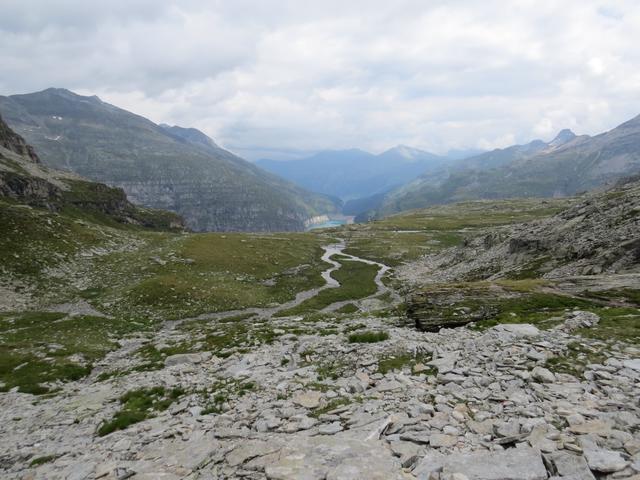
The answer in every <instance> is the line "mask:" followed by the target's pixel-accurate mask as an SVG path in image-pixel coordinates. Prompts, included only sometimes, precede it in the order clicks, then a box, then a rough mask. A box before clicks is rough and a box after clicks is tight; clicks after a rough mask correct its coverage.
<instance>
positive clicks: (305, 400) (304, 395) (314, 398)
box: [293, 390, 322, 408]
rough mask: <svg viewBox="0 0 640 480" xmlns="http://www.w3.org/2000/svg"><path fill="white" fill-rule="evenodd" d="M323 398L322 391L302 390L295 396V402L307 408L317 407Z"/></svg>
mask: <svg viewBox="0 0 640 480" xmlns="http://www.w3.org/2000/svg"><path fill="white" fill-rule="evenodd" d="M321 398H322V393H320V392H316V391H315V390H309V391H308V392H301V393H299V394H297V395H296V396H295V397H293V403H295V404H296V405H300V406H301V407H305V408H317V407H318V406H319V405H320V399H321Z"/></svg>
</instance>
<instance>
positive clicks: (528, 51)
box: [0, 0, 640, 157]
mask: <svg viewBox="0 0 640 480" xmlns="http://www.w3.org/2000/svg"><path fill="white" fill-rule="evenodd" d="M2 10H3V15H2V17H0V60H1V62H2V63H1V65H2V75H0V93H1V94H13V93H24V92H28V91H35V90H41V89H44V88H47V87H50V86H56V87H66V88H69V89H72V90H74V91H77V92H80V93H86V94H97V95H99V96H100V97H101V98H103V100H106V101H109V102H111V103H114V104H116V105H118V106H121V107H123V108H126V109H128V110H132V111H134V112H136V113H140V114H142V115H145V116H148V117H149V118H151V119H152V120H154V121H157V122H166V123H171V124H179V125H183V126H195V127H198V128H200V129H202V130H203V131H205V132H207V133H208V134H210V135H211V136H212V137H214V138H215V139H216V141H218V142H219V143H221V144H222V145H225V146H227V147H229V148H231V149H232V150H235V151H237V152H239V153H241V154H245V155H247V156H249V157H257V156H261V155H268V156H281V155H284V153H282V152H288V151H290V152H293V154H298V153H299V152H305V151H313V150H318V149H325V148H347V147H360V148H364V149H368V150H372V151H381V150H383V149H385V148H388V147H391V146H393V145H396V144H400V143H404V144H409V145H412V146H416V147H420V148H425V149H427V150H432V151H436V152H444V151H446V150H448V149H452V148H494V147H500V146H505V145H508V144H512V143H514V142H526V141H529V140H531V139H533V138H537V137H542V138H544V139H549V138H550V137H552V136H553V135H554V134H555V133H556V131H558V130H560V129H561V128H565V127H567V128H572V129H574V130H575V131H576V132H577V133H597V132H600V131H603V130H606V129H609V128H612V127H613V126H615V125H616V124H618V123H621V122H622V121H624V120H627V119H629V118H631V117H633V116H635V115H637V114H639V113H640V49H639V48H638V45H640V4H639V3H638V2H637V1H636V0H612V1H606V2H605V1H591V0H563V1H562V2H558V1H555V0H535V1H534V0H514V1H512V2H508V5H507V4H506V2H503V1H499V0H482V1H480V0H478V1H476V0H453V1H439V0H430V1H424V0H420V1H394V2H388V1H377V0H367V1H362V0H353V1H350V2H344V1H340V2H338V1H334V0H325V1H323V2H300V1H296V0H291V1H286V0H283V1H261V0H254V1H250V0H234V1H233V2H230V1H225V0H218V1H211V0H182V1H180V2H178V1H163V0H128V1H124V0H112V1H110V2H86V1H84V0H57V1H50V0H32V1H29V2H25V1H24V0H20V1H16V0H4V1H3V7H2ZM279 152H280V153H279Z"/></svg>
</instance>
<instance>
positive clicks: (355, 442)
mask: <svg viewBox="0 0 640 480" xmlns="http://www.w3.org/2000/svg"><path fill="white" fill-rule="evenodd" d="M265 473H266V475H267V478H268V479H270V480H401V479H407V478H411V477H407V476H406V475H404V474H403V473H402V466H401V465H400V462H399V461H398V459H396V458H394V457H393V455H392V453H391V451H390V450H389V449H388V448H386V447H385V446H384V445H383V444H382V443H381V442H379V441H371V440H360V439H358V438H354V437H350V436H347V435H334V436H330V437H327V436H320V437H310V438H304V439H303V440H301V439H299V440H298V441H295V442H291V443H289V444H288V446H286V447H285V448H283V449H282V450H281V451H280V453H279V454H278V456H277V459H276V461H275V462H274V463H272V464H270V465H266V467H265Z"/></svg>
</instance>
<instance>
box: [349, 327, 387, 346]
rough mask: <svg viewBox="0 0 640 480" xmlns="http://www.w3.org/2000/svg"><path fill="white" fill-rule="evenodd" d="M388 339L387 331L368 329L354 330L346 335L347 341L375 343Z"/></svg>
mask: <svg viewBox="0 0 640 480" xmlns="http://www.w3.org/2000/svg"><path fill="white" fill-rule="evenodd" d="M388 339H389V334H388V333H387V332H374V331H370V330H369V331H366V332H354V333H352V334H350V335H349V337H348V341H349V343H377V342H384V341H385V340H388Z"/></svg>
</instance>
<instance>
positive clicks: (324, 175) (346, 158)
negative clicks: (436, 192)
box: [257, 145, 447, 200]
mask: <svg viewBox="0 0 640 480" xmlns="http://www.w3.org/2000/svg"><path fill="white" fill-rule="evenodd" d="M446 162H447V159H445V158H444V157H439V156H437V155H434V154H431V153H429V152H425V151H422V150H418V149H415V148H411V147H407V146H404V145H399V146H397V147H394V148H392V149H390V150H387V151H385V152H383V153H381V154H380V155H373V154H371V153H368V152H365V151H362V150H358V149H351V150H328V151H324V152H319V153H317V154H315V155H313V156H311V157H308V158H304V159H301V160H293V161H286V162H285V161H274V160H259V161H258V162H257V165H259V166H260V167H262V168H264V169H265V170H268V171H270V172H273V173H275V174H278V175H280V176H282V177H284V178H287V179H288V180H291V181H293V182H296V183H297V184H299V185H302V186H303V187H305V188H307V189H309V190H312V191H315V192H320V193H324V194H327V195H333V196H337V197H340V198H342V199H343V200H351V199H356V198H362V197H368V196H371V195H375V194H379V193H382V192H385V191H388V190H390V189H391V188H394V187H397V186H398V185H402V184H404V183H406V182H408V181H410V180H412V179H414V178H416V177H417V176H419V175H420V174H422V173H424V172H425V171H431V170H433V169H435V168H438V167H440V166H442V165H443V164H445V163H446Z"/></svg>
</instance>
